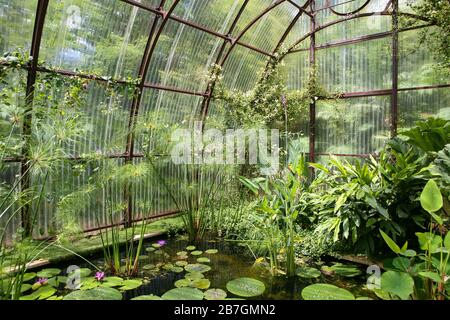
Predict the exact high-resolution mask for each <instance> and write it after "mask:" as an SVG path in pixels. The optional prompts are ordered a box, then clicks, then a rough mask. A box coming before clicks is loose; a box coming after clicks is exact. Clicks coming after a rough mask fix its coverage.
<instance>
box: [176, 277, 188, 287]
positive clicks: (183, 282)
mask: <svg viewBox="0 0 450 320" xmlns="http://www.w3.org/2000/svg"><path fill="white" fill-rule="evenodd" d="M191 283H192V280H190V279H180V280H177V281H175V287H177V288H184V287H190V286H191Z"/></svg>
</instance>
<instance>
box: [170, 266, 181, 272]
mask: <svg viewBox="0 0 450 320" xmlns="http://www.w3.org/2000/svg"><path fill="white" fill-rule="evenodd" d="M170 271H172V272H175V273H180V272H183V271H184V268H183V267H172V268H171V269H170Z"/></svg>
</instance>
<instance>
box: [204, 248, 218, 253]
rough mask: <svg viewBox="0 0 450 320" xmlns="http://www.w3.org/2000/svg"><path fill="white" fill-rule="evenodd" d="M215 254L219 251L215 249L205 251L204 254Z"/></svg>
mask: <svg viewBox="0 0 450 320" xmlns="http://www.w3.org/2000/svg"><path fill="white" fill-rule="evenodd" d="M217 252H219V250H217V249H208V250H206V251H205V253H207V254H216V253H217Z"/></svg>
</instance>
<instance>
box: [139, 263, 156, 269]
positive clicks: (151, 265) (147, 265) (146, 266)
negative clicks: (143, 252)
mask: <svg viewBox="0 0 450 320" xmlns="http://www.w3.org/2000/svg"><path fill="white" fill-rule="evenodd" d="M155 268H156V266H155V265H154V264H152V263H150V264H146V265H145V266H143V267H142V269H143V270H152V269H155Z"/></svg>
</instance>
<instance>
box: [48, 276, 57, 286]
mask: <svg viewBox="0 0 450 320" xmlns="http://www.w3.org/2000/svg"><path fill="white" fill-rule="evenodd" d="M47 285H49V286H52V287H55V288H57V287H58V286H59V281H58V277H53V278H50V279H48V281H47Z"/></svg>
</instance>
